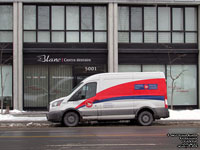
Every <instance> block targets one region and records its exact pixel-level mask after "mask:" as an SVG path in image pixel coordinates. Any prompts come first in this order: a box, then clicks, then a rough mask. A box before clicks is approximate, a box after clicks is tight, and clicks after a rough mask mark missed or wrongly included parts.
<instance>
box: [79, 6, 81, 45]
mask: <svg viewBox="0 0 200 150" xmlns="http://www.w3.org/2000/svg"><path fill="white" fill-rule="evenodd" d="M79 43H81V6H80V5H79Z"/></svg>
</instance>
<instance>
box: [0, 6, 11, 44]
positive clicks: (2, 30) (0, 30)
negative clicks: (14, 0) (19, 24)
mask: <svg viewBox="0 0 200 150" xmlns="http://www.w3.org/2000/svg"><path fill="white" fill-rule="evenodd" d="M0 6H11V7H12V9H11V10H12V12H11V15H12V19H11V20H12V29H0V32H10V33H11V34H12V35H13V4H10V3H4V4H0ZM0 43H13V36H11V41H4V42H1V41H0Z"/></svg>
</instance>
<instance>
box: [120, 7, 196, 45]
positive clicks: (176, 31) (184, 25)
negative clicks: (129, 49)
mask: <svg viewBox="0 0 200 150" xmlns="http://www.w3.org/2000/svg"><path fill="white" fill-rule="evenodd" d="M118 7H128V9H129V30H118V36H119V34H120V33H128V35H129V36H128V38H129V39H128V40H127V41H126V42H120V41H119V40H120V39H118V43H120V44H141V43H145V44H146V43H147V44H150V43H151V44H187V43H191V44H197V42H198V29H197V28H196V30H195V31H187V30H186V23H185V22H186V14H185V10H186V8H195V9H196V26H197V27H198V8H197V6H193V5H192V6H173V5H172V6H165V5H158V6H152V5H145V6H143V5H119V6H118ZM135 7H138V8H141V9H142V29H141V30H132V29H131V25H132V24H131V23H132V20H131V19H132V16H131V14H132V12H131V10H132V8H135ZM145 7H155V8H156V30H144V8H145ZM162 7H168V8H170V30H167V31H164V30H163V31H162V30H161V31H160V30H159V28H158V26H159V25H158V23H159V20H158V19H159V18H158V8H162ZM173 8H182V9H183V30H173V14H172V11H173ZM118 14H119V13H118ZM134 32H138V33H142V42H133V41H132V38H131V35H132V34H133V33H134ZM145 33H155V34H156V42H145ZM159 33H169V34H170V42H159ZM173 33H183V42H173V35H172V34H173ZM187 33H193V34H196V36H195V37H196V39H195V40H196V41H195V42H187V41H186V39H187V38H186V34H187ZM119 37H120V36H119Z"/></svg>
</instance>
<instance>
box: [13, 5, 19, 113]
mask: <svg viewBox="0 0 200 150" xmlns="http://www.w3.org/2000/svg"><path fill="white" fill-rule="evenodd" d="M17 35H18V3H17V2H14V3H13V107H14V109H18V108H19V103H18V70H19V69H18V37H17Z"/></svg>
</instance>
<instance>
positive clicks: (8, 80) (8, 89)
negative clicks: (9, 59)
mask: <svg viewBox="0 0 200 150" xmlns="http://www.w3.org/2000/svg"><path fill="white" fill-rule="evenodd" d="M1 79H2V81H3V83H1ZM2 87H3V94H2ZM2 96H3V101H4V107H5V106H10V107H12V105H13V104H12V66H10V65H3V66H2V76H1V71H0V99H1V98H2Z"/></svg>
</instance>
